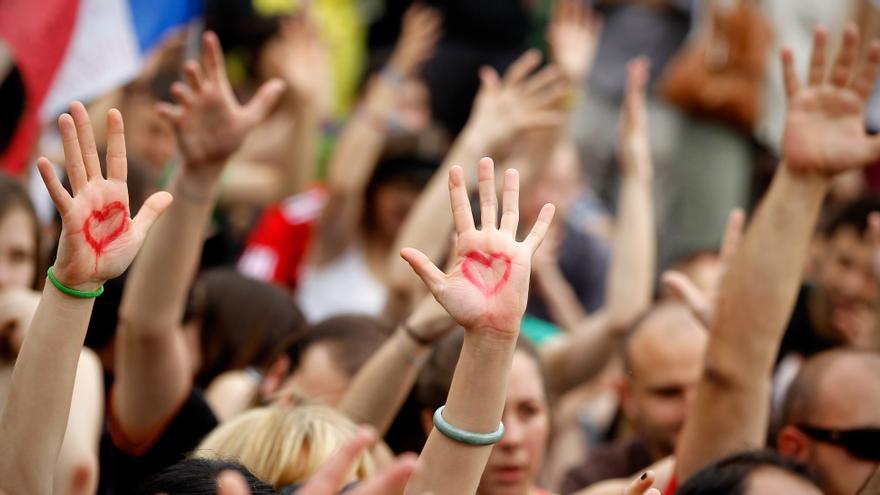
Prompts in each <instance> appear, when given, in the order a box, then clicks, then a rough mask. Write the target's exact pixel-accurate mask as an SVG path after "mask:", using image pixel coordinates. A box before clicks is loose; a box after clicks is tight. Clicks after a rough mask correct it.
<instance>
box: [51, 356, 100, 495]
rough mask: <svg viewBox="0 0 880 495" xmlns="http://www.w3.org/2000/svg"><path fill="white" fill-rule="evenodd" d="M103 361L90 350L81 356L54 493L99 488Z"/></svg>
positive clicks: (72, 493) (84, 494) (69, 494)
mask: <svg viewBox="0 0 880 495" xmlns="http://www.w3.org/2000/svg"><path fill="white" fill-rule="evenodd" d="M103 380H104V377H103V375H102V372H101V362H100V361H99V360H98V357H97V356H96V355H95V354H94V353H93V352H92V351H90V350H89V349H86V348H84V349H83V350H82V351H81V353H80V358H79V363H78V365H77V368H76V379H75V382H74V387H73V397H72V399H71V403H70V416H69V418H68V419H67V430H66V432H65V434H64V441H63V442H62V444H61V452H60V453H59V456H58V462H57V463H56V464H55V480H54V489H53V491H52V493H57V494H66V495H78V494H81V495H89V494H92V493H95V490H96V489H97V485H98V448H99V444H100V440H101V425H102V423H103V419H104V381H103Z"/></svg>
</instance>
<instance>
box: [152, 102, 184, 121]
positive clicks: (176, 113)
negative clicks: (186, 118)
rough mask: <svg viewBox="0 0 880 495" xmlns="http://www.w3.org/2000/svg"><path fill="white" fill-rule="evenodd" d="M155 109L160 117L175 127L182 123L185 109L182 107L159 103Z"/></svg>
mask: <svg viewBox="0 0 880 495" xmlns="http://www.w3.org/2000/svg"><path fill="white" fill-rule="evenodd" d="M154 108H155V110H156V113H158V114H159V116H160V117H162V118H163V119H165V120H167V121H168V122H170V123H171V124H173V125H175V126H176V125H177V124H178V123H179V122H180V119H182V118H183V108H182V107H181V106H180V105H172V104H171V103H167V102H164V101H160V102H159V103H156V106H155V107H154Z"/></svg>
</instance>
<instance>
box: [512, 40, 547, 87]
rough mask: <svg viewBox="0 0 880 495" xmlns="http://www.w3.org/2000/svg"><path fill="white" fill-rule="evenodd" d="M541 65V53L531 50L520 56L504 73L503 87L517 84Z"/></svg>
mask: <svg viewBox="0 0 880 495" xmlns="http://www.w3.org/2000/svg"><path fill="white" fill-rule="evenodd" d="M540 63H541V53H540V52H539V51H538V50H535V49H531V50H528V51H527V52H525V53H523V54H522V55H520V57H519V58H518V59H516V60H514V62H513V63H512V64H511V65H510V67H509V68H508V69H507V72H505V73H504V85H505V86H510V85H515V84H519V83H520V82H522V80H523V79H525V78H526V76H528V75H529V74H531V73H532V71H534V70H535V69H537V68H538V65H540Z"/></svg>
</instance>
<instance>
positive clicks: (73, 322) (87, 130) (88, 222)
mask: <svg viewBox="0 0 880 495" xmlns="http://www.w3.org/2000/svg"><path fill="white" fill-rule="evenodd" d="M71 113H72V114H73V117H71V115H68V114H64V115H62V116H61V118H60V119H59V127H60V129H61V136H62V141H63V144H64V153H65V158H66V160H65V161H66V166H67V173H68V177H70V183H71V187H72V189H73V196H72V197H71V195H69V194H68V193H67V191H65V190H64V188H63V187H62V186H61V182H60V181H59V180H58V177H57V176H56V175H55V170H54V168H53V167H52V165H51V164H50V163H49V161H48V160H46V159H45V158H41V159H40V160H39V161H38V163H37V165H38V167H39V169H40V174H41V175H42V177H43V181H44V182H45V183H46V186H47V188H48V189H49V194H50V195H51V197H52V200H53V202H54V203H55V206H56V207H57V208H58V210H59V212H60V213H61V221H62V231H61V240H60V243H59V248H58V256H57V258H56V261H55V265H54V267H53V271H54V275H55V277H56V279H57V280H58V281H59V283H60V284H63V285H64V286H66V287H68V288H71V289H74V290H78V291H83V292H91V291H95V290H97V289H98V288H99V287H101V286H102V285H103V283H104V282H105V281H106V280H108V279H110V278H113V277H116V276H118V275H119V274H120V273H122V272H123V271H124V270H125V268H127V267H128V265H129V264H130V263H131V260H132V259H133V258H134V256H135V254H136V253H137V251H138V249H139V248H140V245H141V243H142V241H143V239H144V237H145V236H146V233H147V230H148V229H149V228H150V226H151V225H152V223H153V222H154V221H155V219H156V217H157V216H159V215H160V214H161V213H162V211H163V210H164V209H165V208H166V207H167V206H168V204H169V202H170V201H171V197H170V196H169V195H168V194H167V193H156V194H154V195H152V196H150V198H149V199H147V201H146V202H145V203H144V205H143V207H142V208H141V210H140V212H139V214H138V216H137V217H136V218H135V219H134V220H132V219H130V218H129V215H128V212H129V208H128V190H127V187H126V183H125V178H126V172H127V164H126V160H125V140H124V139H125V138H124V137H123V135H124V134H123V130H122V117H121V115H120V114H119V112H118V111H116V110H111V111H110V112H109V113H108V114H107V120H108V124H107V129H108V133H109V139H108V151H107V159H108V164H107V170H108V178H107V179H104V178H103V177H102V176H101V168H100V164H99V162H98V155H97V151H96V147H95V139H94V136H93V135H92V130H91V123H90V121H89V117H88V113H87V112H86V109H85V108H84V107H83V106H82V104H80V103H78V102H75V103H74V104H72V105H71ZM95 212H118V213H113V216H114V217H116V218H119V220H118V222H119V223H118V225H119V227H118V230H117V233H116V234H115V235H111V236H107V237H104V238H103V239H102V240H100V241H97V240H96V239H94V238H93V237H92V236H91V234H92V233H93V232H97V231H99V230H100V224H102V223H103V222H104V220H102V219H101V216H100V214H99V215H98V216H96V215H95ZM108 214H109V213H107V214H104V218H107V215H108ZM93 229H94V230H93ZM92 306H93V300H92V298H80V297H74V296H71V295H68V294H65V293H64V292H62V291H61V290H59V289H58V288H56V286H55V285H54V284H53V283H47V284H46V287H45V288H44V289H43V295H42V297H41V299H40V304H39V305H38V307H37V310H36V313H35V314H34V317H33V319H32V320H31V324H30V329H29V330H28V332H27V335H26V336H25V338H24V343H23V344H22V348H21V351H20V352H19V355H18V359H17V361H16V363H15V367H14V368H13V372H12V378H11V382H10V387H9V396H8V399H7V402H6V407H5V408H4V410H3V415H2V417H0V437H2V438H3V449H2V450H0V489H2V490H7V491H9V492H10V493H36V494H43V493H50V492H51V490H52V486H53V471H54V468H55V464H56V461H57V459H58V455H59V451H60V449H61V445H62V441H63V440H64V434H65V429H66V426H67V424H68V415H69V413H70V403H71V395H72V394H73V389H74V383H75V376H76V370H77V363H78V361H79V359H80V351H81V349H82V344H83V340H84V339H85V334H86V329H87V328H88V321H89V317H90V316H91V311H92Z"/></svg>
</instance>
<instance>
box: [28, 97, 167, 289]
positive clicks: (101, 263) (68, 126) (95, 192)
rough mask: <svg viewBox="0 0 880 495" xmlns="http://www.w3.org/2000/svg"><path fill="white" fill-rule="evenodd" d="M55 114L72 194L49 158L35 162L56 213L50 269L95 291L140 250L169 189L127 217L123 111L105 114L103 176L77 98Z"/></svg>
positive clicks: (72, 284) (65, 281)
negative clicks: (54, 252) (57, 225)
mask: <svg viewBox="0 0 880 495" xmlns="http://www.w3.org/2000/svg"><path fill="white" fill-rule="evenodd" d="M70 113H71V114H72V116H71V115H69V114H64V115H62V116H61V117H60V118H59V119H58V126H59V128H60V130H61V137H62V140H63V145H64V157H65V162H66V167H67V175H68V178H69V179H70V185H71V189H72V191H73V196H71V195H70V194H68V193H67V191H66V190H65V189H64V187H62V185H61V182H60V181H59V180H58V176H57V175H55V169H54V168H53V167H52V164H51V163H49V160H47V159H46V158H40V160H39V162H38V163H37V166H38V167H39V170H40V174H41V175H42V177H43V181H44V182H45V183H46V187H47V188H48V190H49V194H50V195H51V196H52V201H53V202H54V203H55V206H56V207H57V208H58V211H59V212H60V213H61V222H62V229H61V239H60V242H59V247H58V257H57V259H56V261H55V265H54V273H55V276H56V278H58V280H59V281H60V282H61V283H62V284H64V285H66V286H68V287H71V288H75V289H81V290H94V289H96V288H97V287H99V286H100V285H101V284H102V283H103V282H104V281H105V280H108V279H111V278H114V277H117V276H119V275H120V274H121V273H122V272H123V271H125V269H126V268H128V265H130V264H131V262H132V260H133V259H134V256H135V255H136V254H137V252H138V250H139V249H140V246H141V244H142V243H143V240H144V237H145V236H146V233H147V231H148V230H149V228H150V226H151V225H152V224H153V222H154V221H155V220H156V218H157V217H158V216H159V215H160V214H161V213H162V212H163V211H164V210H165V208H167V207H168V205H169V204H170V203H171V196H170V195H169V194H168V193H165V192H160V193H156V194H153V195H152V196H150V197H149V198H148V199H147V201H146V202H145V203H144V205H143V207H141V210H140V212H139V214H138V215H137V217H135V218H134V219H133V220H132V219H131V218H130V210H129V204H128V187H127V185H126V176H127V169H128V165H127V162H126V158H125V138H124V131H123V124H122V116H121V115H120V114H119V112H118V111H117V110H115V109H113V110H110V111H109V112H108V113H107V133H108V137H107V178H106V179H105V178H104V177H103V175H102V174H101V165H100V162H99V159H98V154H97V149H96V145H95V138H94V135H93V134H92V125H91V122H90V120H89V115H88V112H86V109H85V108H84V107H83V105H82V104H81V103H79V102H74V103H73V104H71V107H70Z"/></svg>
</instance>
